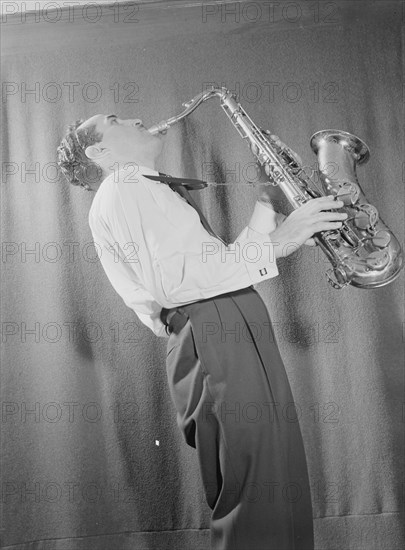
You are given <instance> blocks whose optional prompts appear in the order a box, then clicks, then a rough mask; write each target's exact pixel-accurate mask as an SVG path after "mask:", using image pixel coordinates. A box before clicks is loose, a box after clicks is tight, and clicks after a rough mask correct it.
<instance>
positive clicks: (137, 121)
mask: <svg viewBox="0 0 405 550" xmlns="http://www.w3.org/2000/svg"><path fill="white" fill-rule="evenodd" d="M125 124H126V125H128V126H143V124H142V120H141V119H140V118H133V119H131V120H126V121H125Z"/></svg>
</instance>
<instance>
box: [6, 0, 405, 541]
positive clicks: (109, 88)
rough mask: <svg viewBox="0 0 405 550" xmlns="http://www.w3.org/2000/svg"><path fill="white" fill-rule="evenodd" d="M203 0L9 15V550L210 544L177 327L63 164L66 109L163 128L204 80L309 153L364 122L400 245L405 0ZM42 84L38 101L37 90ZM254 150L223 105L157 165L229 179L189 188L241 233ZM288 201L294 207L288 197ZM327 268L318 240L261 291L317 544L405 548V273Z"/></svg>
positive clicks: (176, 139)
mask: <svg viewBox="0 0 405 550" xmlns="http://www.w3.org/2000/svg"><path fill="white" fill-rule="evenodd" d="M188 4H190V5H189V6H187V3H184V2H167V3H162V2H156V3H149V4H148V5H146V4H142V3H138V5H137V8H138V9H137V11H136V13H134V16H132V17H131V15H130V13H131V12H130V10H127V11H125V10H124V6H123V5H121V9H120V10H119V12H117V11H115V12H114V11H112V10H111V9H110V10H108V9H107V7H106V6H103V9H102V10H101V11H102V14H101V17H100V18H99V20H98V21H95V22H90V21H89V18H90V17H93V18H96V17H98V15H99V11H98V12H96V11H91V10H90V11H89V12H88V13H87V14H86V16H87V20H86V19H85V18H84V17H83V15H82V14H81V13H80V10H79V11H78V12H76V13H78V14H79V16H77V17H75V18H74V21H72V20H70V21H69V19H67V17H66V12H64V13H63V14H62V15H61V18H60V20H59V21H56V22H54V23H51V22H49V19H50V15H49V14H48V16H47V19H48V20H46V18H45V17H39V21H35V20H33V18H32V16H31V17H27V20H26V21H25V22H21V21H20V19H19V18H18V17H15V18H8V20H7V22H6V23H4V24H3V31H4V32H3V74H2V79H3V83H5V84H6V86H7V87H6V88H4V89H3V92H7V93H3V102H2V108H3V123H2V140H3V164H2V168H3V174H2V221H1V223H2V225H1V230H2V241H3V258H2V267H3V304H2V322H3V325H2V326H3V347H2V365H3V366H2V388H3V389H2V392H3V393H2V402H3V418H2V420H3V421H2V442H3V443H2V489H3V509H2V526H1V527H2V531H1V532H0V534H1V535H2V541H3V542H2V544H3V547H4V548H13V549H14V550H23V549H24V550H26V549H34V548H35V549H40V550H43V549H52V550H53V549H58V550H62V549H63V550H65V549H69V550H73V549H74V550H79V549H80V550H81V549H86V550H88V549H98V550H99V549H104V548H105V549H107V548H120V549H123V550H124V549H129V548H131V549H132V548H136V549H137V550H138V549H139V550H140V549H145V550H146V549H148V550H150V549H156V550H157V549H159V550H160V549H175V550H183V549H184V550H189V549H191V548H193V549H194V550H203V549H204V550H205V549H207V548H208V546H209V543H208V540H209V510H208V507H207V505H206V504H205V502H204V498H203V493H202V489H201V485H200V479H199V473H198V466H197V460H196V455H195V452H194V451H193V450H192V449H191V448H188V447H187V446H186V445H185V443H184V442H183V439H182V436H181V433H180V432H179V430H178V428H177V426H176V421H175V410H174V407H173V405H172V403H171V400H170V396H169V392H168V388H167V382H166V373H165V353H166V340H165V339H157V338H156V337H155V336H154V334H153V333H152V332H151V331H150V330H149V329H147V328H146V327H145V326H143V325H142V323H141V322H140V321H139V320H138V319H137V317H136V315H135V314H134V312H132V311H131V310H130V309H129V308H127V307H126V306H125V304H124V303H123V301H122V300H121V299H120V298H119V296H118V295H117V294H116V293H115V291H114V289H113V288H112V287H111V286H110V283H109V281H108V280H107V277H106V276H105V274H104V272H103V270H102V267H101V265H100V263H99V262H98V261H97V259H95V258H96V254H95V250H94V247H92V245H91V242H92V238H91V233H90V229H89V227H88V225H87V214H88V210H89V207H90V204H91V201H92V198H93V196H92V194H90V193H86V192H85V191H83V190H81V189H78V188H73V187H72V186H69V185H67V184H66V183H65V182H64V181H63V180H62V177H58V175H57V173H56V171H55V167H54V163H55V149H56V147H57V145H58V144H59V141H60V138H61V136H62V135H63V134H64V131H65V127H66V125H67V124H68V123H71V122H72V121H74V120H75V119H76V118H79V117H83V118H86V117H90V116H92V115H94V114H97V113H112V112H115V113H116V114H118V115H119V116H120V117H121V118H129V117H138V116H141V117H142V118H143V120H144V122H145V124H146V125H151V124H152V123H155V122H157V121H160V120H162V119H165V118H168V117H170V116H173V115H175V114H177V113H179V112H181V110H182V109H183V107H182V106H181V104H182V102H183V101H187V100H189V99H191V98H192V97H194V96H195V95H196V94H197V93H199V92H200V91H201V90H202V89H203V87H204V86H205V84H206V83H209V82H215V83H217V84H218V85H226V86H227V87H228V88H230V89H231V90H238V91H239V92H240V96H239V97H240V102H241V103H242V105H243V107H244V108H245V109H246V111H247V112H248V113H249V114H250V115H251V117H252V118H253V120H254V121H255V122H256V123H257V124H258V125H260V126H262V127H263V128H267V129H270V130H271V131H272V132H274V133H276V134H278V135H279V136H280V137H281V139H282V140H283V141H285V143H287V144H288V145H289V146H290V147H292V148H293V149H294V150H295V151H297V152H298V153H299V154H300V155H301V156H302V158H303V162H304V163H305V164H307V165H309V166H312V167H314V165H315V161H316V157H315V156H314V154H313V153H312V151H311V149H310V147H309V137H310V135H311V134H312V133H313V132H315V131H317V130H320V129H324V128H338V129H342V130H347V131H351V132H353V133H355V134H357V135H359V136H360V137H362V138H363V139H364V140H365V141H366V142H367V143H368V144H369V146H370V148H371V159H370V161H369V163H368V164H366V165H365V166H364V167H359V169H358V174H359V178H360V181H361V184H362V186H363V189H364V192H365V194H366V197H367V198H368V199H369V202H370V203H371V204H374V205H376V206H377V208H378V209H379V212H380V214H381V217H382V218H383V220H384V221H385V222H386V223H387V224H388V225H389V227H390V228H391V229H392V231H393V232H394V233H395V234H396V235H397V236H398V238H399V239H400V241H401V242H403V237H402V235H403V233H404V194H403V187H404V175H403V174H404V164H403V95H402V86H403V34H402V27H401V24H402V23H403V13H402V7H403V6H402V3H401V2H391V1H388V2H385V1H384V2H382V1H379V2H336V1H335V2H319V3H313V4H310V3H308V2H304V1H302V2H297V3H289V4H290V7H289V8H288V6H287V5H285V4H283V3H278V4H277V5H276V4H274V6H273V8H272V10H273V11H270V7H269V6H267V7H266V3H246V2H245V3H237V4H235V3H230V4H228V5H227V6H226V8H224V7H221V4H220V3H219V2H217V3H214V4H212V5H208V4H206V3H205V4H204V5H203V6H202V5H200V4H197V5H195V6H192V5H191V4H192V2H190V3H188ZM292 4H294V5H295V7H294V6H293V7H291V5H292ZM237 6H239V9H240V10H241V11H240V12H239V21H238V20H237V19H238V13H237V11H236V12H235V9H236V10H237ZM258 6H259V7H258ZM311 6H312V7H311ZM316 6H318V7H317V8H316ZM242 8H244V10H245V11H243V9H242ZM282 8H286V9H285V10H284V11H283V9H282ZM208 9H209V10H210V11H209V13H207V10H208ZM225 9H226V10H229V11H224V10H225ZM204 10H205V12H204ZM232 10H233V11H234V14H232ZM260 10H262V11H261V12H260ZM317 10H318V11H317ZM49 13H50V12H49ZM114 14H115V15H114ZM114 18H115V20H114ZM134 18H135V19H137V21H134V20H133V19H134ZM71 19H72V18H71ZM129 19H130V20H129ZM294 19H295V22H294ZM67 83H78V84H77V85H76V84H75V85H74V84H70V85H68V84H67ZM91 83H93V84H91ZM94 83H96V84H94ZM24 86H25V87H26V88H24ZM69 86H70V90H73V92H71V95H70V96H69ZM35 87H36V89H37V92H38V95H37V97H36V96H35V94H27V95H25V92H24V90H25V89H31V90H35ZM271 90H273V91H274V95H273V94H271ZM58 91H60V92H61V94H60V97H58V96H57V93H58ZM97 91H98V94H99V97H97V96H96V94H95V93H96V92H97ZM86 94H87V95H86ZM299 94H301V97H299ZM134 100H136V101H134ZM253 160H254V158H253V156H252V154H251V153H250V151H249V149H248V148H247V147H246V144H245V143H243V141H242V139H241V138H240V137H239V135H238V133H237V132H236V130H235V129H234V128H233V127H232V124H231V123H230V122H229V120H228V119H227V117H226V115H225V114H224V113H223V112H222V110H221V108H220V105H219V101H218V100H216V99H212V100H210V101H209V102H207V103H204V104H203V105H202V106H201V107H199V109H197V110H196V111H195V112H194V113H193V114H192V115H190V116H189V117H188V118H187V119H185V121H183V122H181V123H179V124H178V125H176V126H175V127H173V128H172V130H171V131H170V132H169V133H168V134H167V136H166V137H165V151H164V154H163V155H162V157H161V159H160V165H159V169H161V170H162V171H164V172H166V173H169V174H172V175H174V176H188V177H201V176H202V177H205V178H206V179H209V180H210V181H217V182H222V183H226V184H227V185H222V186H217V187H215V186H210V187H208V188H206V189H204V190H202V191H200V192H193V193H194V196H195V197H196V200H197V201H199V204H200V205H201V206H202V208H203V210H204V212H206V214H207V217H208V219H209V221H210V222H211V223H212V225H213V227H214V229H215V230H216V231H218V232H219V233H222V235H223V236H225V237H226V238H228V239H234V238H235V237H236V236H237V234H238V233H239V232H240V231H241V230H242V228H243V227H244V226H245V225H246V223H247V222H248V219H249V217H250V215H251V212H252V209H253V206H254V202H255V200H256V197H257V194H258V191H259V187H258V186H257V185H251V184H249V182H248V181H247V177H249V175H250V177H252V174H253V175H254V170H253V171H252V162H253ZM6 163H9V164H6ZM33 169H36V170H37V173H35V171H34V172H27V170H33ZM231 171H234V174H232V173H231ZM10 172H14V175H11V174H10ZM275 205H276V207H277V208H278V209H279V210H281V211H284V212H285V213H288V211H289V209H288V206H287V204H286V201H285V200H283V198H282V197H280V196H277V195H276V197H275ZM69 243H71V244H70V245H69ZM72 243H73V244H72ZM28 251H34V253H28ZM328 267H329V264H328V262H327V261H326V260H325V259H324V257H323V256H322V255H321V253H319V256H318V255H317V253H316V250H315V251H314V250H313V249H310V248H308V247H305V249H301V251H299V252H298V253H296V254H293V255H292V256H290V257H288V258H287V259H285V260H283V261H279V271H280V276H279V277H277V278H275V279H273V280H270V281H266V282H263V283H262V284H260V285H259V286H258V291H259V292H260V294H261V296H262V297H263V300H264V301H265V303H266V305H267V307H268V309H269V312H270V315H271V317H272V319H273V321H274V324H275V332H276V336H277V339H278V343H279V347H280V351H281V354H282V357H283V359H284V362H285V366H286V370H287V373H288V376H289V379H290V381H291V386H292V390H293V394H294V398H295V400H296V403H297V406H298V407H299V412H300V422H301V426H302V432H303V437H304V443H305V448H306V451H307V456H308V463H309V470H310V478H311V488H312V490H313V495H312V496H313V506H314V522H315V533H316V541H317V548H318V549H323V550H326V549H327V550H332V549H334V550H335V549H336V550H338V549H339V550H342V549H353V550H354V549H355V550H359V549H363V548H364V549H366V548H367V549H375V550H377V549H378V550H381V549H384V550H394V549H399V548H402V546H403V542H404V533H403V525H404V521H403V520H404V518H403V504H404V497H403V487H404V475H403V454H404V452H403V451H404V447H403V443H404V434H403V427H404V424H403V390H404V365H403V358H404V353H403V350H404V336H403V327H404V311H403V304H404V275H403V274H402V275H401V277H400V278H399V279H397V280H396V281H395V282H394V283H393V284H391V285H389V286H387V287H384V288H381V289H378V290H373V291H371V290H370V291H365V290H358V289H355V288H347V289H345V290H342V291H337V290H334V289H332V288H331V287H330V286H329V285H328V283H327V282H326V279H325V277H324V272H325V271H326V269H328ZM28 331H34V332H28ZM29 411H33V412H29ZM287 412H288V411H286V414H287ZM156 441H159V445H158V444H157V443H156Z"/></svg>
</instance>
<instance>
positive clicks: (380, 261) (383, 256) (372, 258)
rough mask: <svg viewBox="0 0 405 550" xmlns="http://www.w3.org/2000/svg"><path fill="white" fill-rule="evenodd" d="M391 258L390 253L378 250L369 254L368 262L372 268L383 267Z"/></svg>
mask: <svg viewBox="0 0 405 550" xmlns="http://www.w3.org/2000/svg"><path fill="white" fill-rule="evenodd" d="M389 259H390V258H389V254H388V253H387V252H386V251H385V250H376V251H375V252H372V253H371V254H369V255H368V256H367V258H366V264H367V266H368V267H369V268H370V269H371V268H372V269H383V268H384V267H385V266H386V265H387V264H388V262H389Z"/></svg>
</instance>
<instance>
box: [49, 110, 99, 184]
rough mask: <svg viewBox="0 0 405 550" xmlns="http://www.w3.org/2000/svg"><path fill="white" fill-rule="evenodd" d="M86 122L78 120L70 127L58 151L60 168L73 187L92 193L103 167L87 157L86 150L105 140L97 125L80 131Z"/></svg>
mask: <svg viewBox="0 0 405 550" xmlns="http://www.w3.org/2000/svg"><path fill="white" fill-rule="evenodd" d="M83 122H85V121H84V120H76V122H75V123H74V124H71V125H70V126H68V131H67V134H66V135H65V137H64V138H63V139H62V141H61V143H60V145H59V147H58V149H57V162H58V166H59V168H60V170H61V172H62V174H63V175H64V176H65V178H66V179H67V180H68V182H69V183H71V184H72V185H78V186H80V187H83V188H84V189H86V191H92V189H91V187H90V185H89V184H90V183H97V182H99V181H100V180H101V178H102V169H101V167H100V166H99V165H98V164H96V163H95V162H93V161H92V160H91V159H89V158H88V157H87V156H86V152H85V151H86V148H87V147H89V146H90V145H94V144H95V143H99V142H100V141H101V140H102V139H103V135H102V133H101V132H97V131H96V125H95V124H93V125H92V126H89V127H88V128H84V129H83V128H82V129H80V130H78V127H79V126H80V125H81V124H83Z"/></svg>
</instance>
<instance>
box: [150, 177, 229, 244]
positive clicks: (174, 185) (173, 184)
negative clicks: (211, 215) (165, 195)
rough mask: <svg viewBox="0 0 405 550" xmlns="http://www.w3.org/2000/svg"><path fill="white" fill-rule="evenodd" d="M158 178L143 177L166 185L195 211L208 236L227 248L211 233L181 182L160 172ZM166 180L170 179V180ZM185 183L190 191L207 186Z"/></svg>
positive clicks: (204, 218)
mask: <svg viewBox="0 0 405 550" xmlns="http://www.w3.org/2000/svg"><path fill="white" fill-rule="evenodd" d="M159 176H160V177H161V178H162V179H161V180H159V179H158V178H157V177H154V176H144V177H146V178H149V179H154V180H155V181H156V180H158V181H162V183H166V184H167V185H168V186H169V187H170V189H171V190H172V191H175V192H177V193H178V194H179V195H180V196H181V197H183V198H184V199H185V200H186V201H187V202H188V204H189V205H190V206H191V207H193V208H194V210H196V212H197V214H198V215H199V216H200V220H201V223H202V224H203V226H204V228H205V229H206V231H208V233H209V234H210V235H212V236H213V237H215V238H216V239H218V240H220V241H221V242H222V243H223V244H224V245H225V246H227V243H226V242H225V241H224V240H223V239H221V237H219V236H218V235H217V234H216V233H215V232H214V231H213V229H212V228H211V226H210V224H209V223H208V221H207V219H206V217H205V216H204V214H203V213H202V211H201V210H200V208H199V206H198V205H197V203H196V202H195V200H194V199H193V197H192V196H191V195H190V193H189V192H188V191H187V189H186V186H185V185H184V184H182V183H181V180H179V179H178V178H172V177H171V176H167V175H166V174H162V173H161V172H159ZM168 178H170V180H169V179H168ZM185 181H188V183H187V184H186V185H187V187H190V188H191V189H192V188H195V189H202V187H206V185H207V184H206V183H205V182H199V183H197V181H198V180H195V182H196V183H195V184H193V183H191V182H192V181H193V180H185ZM202 183H204V185H201V184H202Z"/></svg>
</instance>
